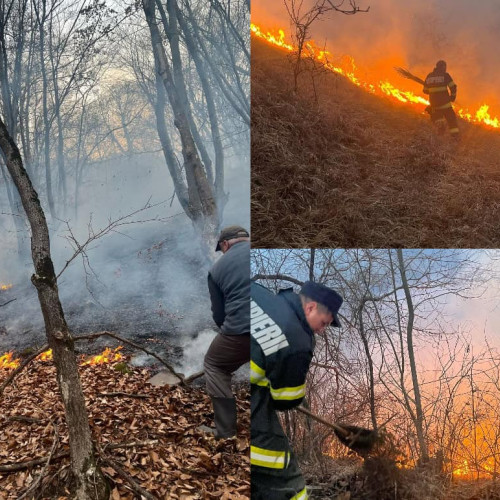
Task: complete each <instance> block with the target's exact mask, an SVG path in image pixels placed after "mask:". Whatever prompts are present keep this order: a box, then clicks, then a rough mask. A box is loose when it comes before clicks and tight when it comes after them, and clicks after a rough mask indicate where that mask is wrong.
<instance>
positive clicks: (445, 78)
mask: <svg viewBox="0 0 500 500" xmlns="http://www.w3.org/2000/svg"><path fill="white" fill-rule="evenodd" d="M448 89H450V93H449V92H448ZM424 94H429V102H430V104H431V107H432V109H433V110H439V109H446V108H451V107H452V106H451V102H452V100H453V101H454V100H455V98H456V96H457V85H456V83H455V82H454V81H453V79H452V78H451V76H450V74H449V73H446V72H445V73H443V72H440V71H437V70H436V69H434V71H433V72H432V73H429V74H428V75H427V78H426V79H425V83H424ZM450 97H451V99H450Z"/></svg>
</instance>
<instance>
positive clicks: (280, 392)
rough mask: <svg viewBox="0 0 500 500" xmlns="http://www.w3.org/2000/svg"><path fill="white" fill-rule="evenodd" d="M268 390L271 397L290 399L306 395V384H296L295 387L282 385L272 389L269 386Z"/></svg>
mask: <svg viewBox="0 0 500 500" xmlns="http://www.w3.org/2000/svg"><path fill="white" fill-rule="evenodd" d="M270 390H271V396H272V397H273V399H280V400H287V401H291V400H293V399H300V398H303V397H304V396H305V395H306V384H302V385H298V386H297V387H283V388H281V389H273V388H272V387H271V389H270Z"/></svg>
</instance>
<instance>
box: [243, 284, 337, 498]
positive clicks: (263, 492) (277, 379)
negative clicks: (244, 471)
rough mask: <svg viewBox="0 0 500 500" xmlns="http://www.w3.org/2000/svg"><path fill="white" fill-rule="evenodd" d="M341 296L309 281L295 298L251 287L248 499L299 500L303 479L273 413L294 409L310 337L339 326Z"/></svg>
mask: <svg viewBox="0 0 500 500" xmlns="http://www.w3.org/2000/svg"><path fill="white" fill-rule="evenodd" d="M341 304H342V297H341V296H340V295H339V294H338V293H337V292H335V291H334V290H332V289H330V288H328V287H326V286H324V285H321V284H319V283H314V282H312V281H308V282H306V283H305V284H304V286H303V287H302V289H301V291H300V293H299V294H298V295H297V294H296V293H294V292H293V290H292V289H291V288H289V289H286V290H281V291H280V292H279V293H278V294H277V295H274V294H273V293H271V292H270V291H269V290H268V289H267V288H264V287H263V286H260V285H258V284H255V283H252V285H251V307H250V317H251V320H250V321H251V324H250V339H251V361H250V382H251V384H252V420H251V427H252V436H251V449H250V462H251V467H252V469H251V481H252V499H254V500H284V499H295V500H304V499H306V498H307V491H306V485H305V481H304V479H303V477H302V474H301V472H300V468H299V466H298V463H297V460H296V458H295V456H294V454H293V452H292V450H291V448H290V445H289V443H288V439H287V437H286V435H285V433H284V432H283V429H282V427H281V424H280V421H279V419H278V416H277V414H276V411H277V410H278V411H279V410H288V409H290V408H294V407H295V406H298V405H299V404H300V403H301V401H302V400H303V398H304V396H305V393H306V386H305V382H306V376H307V372H308V371H309V364H310V363H311V359H312V356H313V350H314V343H315V340H314V334H315V333H321V332H323V331H324V330H325V328H327V327H328V326H329V325H330V324H331V325H332V326H335V327H340V322H339V319H338V310H339V308H340V306H341Z"/></svg>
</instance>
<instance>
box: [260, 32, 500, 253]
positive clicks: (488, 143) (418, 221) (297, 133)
mask: <svg viewBox="0 0 500 500" xmlns="http://www.w3.org/2000/svg"><path fill="white" fill-rule="evenodd" d="M311 81H312V78H311V76H310V74H308V73H304V74H303V75H302V76H301V89H300V92H298V93H294V92H293V90H292V88H293V87H292V68H291V66H290V62H289V60H288V59H287V56H286V55H285V54H284V53H283V52H281V51H279V50H276V49H274V48H272V47H270V46H268V45H267V44H264V43H263V42H261V41H259V40H255V39H253V40H252V245H253V246H254V247H261V248H262V247H308V246H315V247H320V246H324V247H334V246H335V247H345V248H349V247H380V248H383V247H407V248H411V247H434V248H438V247H457V248H487V247H491V248H493V247H494V248H496V247H499V246H500V231H498V225H499V222H500V168H499V165H498V163H499V162H498V159H499V157H500V133H498V132H494V131H489V130H485V129H482V128H480V127H475V126H471V125H469V124H467V123H464V122H460V127H461V130H462V132H463V133H462V140H461V142H460V144H458V145H456V144H455V143H454V142H453V141H452V140H451V139H450V138H449V136H448V135H447V134H445V135H444V136H438V135H437V134H436V131H435V130H434V128H433V127H432V126H431V124H430V122H429V120H428V119H427V117H426V116H420V115H418V114H416V113H415V112H414V111H413V110H412V109H407V108H406V107H405V106H401V105H398V104H393V103H392V102H390V101H388V100H386V99H381V98H378V97H374V96H371V95H369V94H366V93H365V92H363V91H361V90H360V89H358V88H356V87H354V86H353V85H351V84H350V83H349V82H347V81H345V80H344V79H343V78H342V77H340V76H337V75H334V74H331V73H328V74H321V75H317V76H316V78H315V85H316V90H317V99H316V98H315V94H314V91H313V87H312V85H311Z"/></svg>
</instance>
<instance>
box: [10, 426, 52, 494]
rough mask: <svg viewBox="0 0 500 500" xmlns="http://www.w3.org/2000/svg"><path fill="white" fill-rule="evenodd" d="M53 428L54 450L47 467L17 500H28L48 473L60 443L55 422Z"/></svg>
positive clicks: (46, 464) (46, 463)
mask: <svg viewBox="0 0 500 500" xmlns="http://www.w3.org/2000/svg"><path fill="white" fill-rule="evenodd" d="M52 426H53V427H54V442H53V443H52V449H51V450H50V453H49V456H48V458H47V461H46V462H45V465H44V467H43V469H42V470H41V472H40V474H38V477H37V478H36V479H35V480H34V481H33V482H32V483H31V485H30V486H29V488H28V489H27V490H26V491H25V492H24V493H23V494H22V495H21V496H20V497H18V498H17V500H22V499H23V498H27V497H28V495H31V493H33V492H34V491H35V490H36V489H37V488H38V485H39V484H40V482H41V481H42V479H43V477H44V476H45V473H46V472H47V468H48V466H49V464H50V461H51V460H52V457H53V455H54V452H55V451H56V447H57V444H58V443H59V433H58V432H57V426H56V424H55V422H52Z"/></svg>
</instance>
